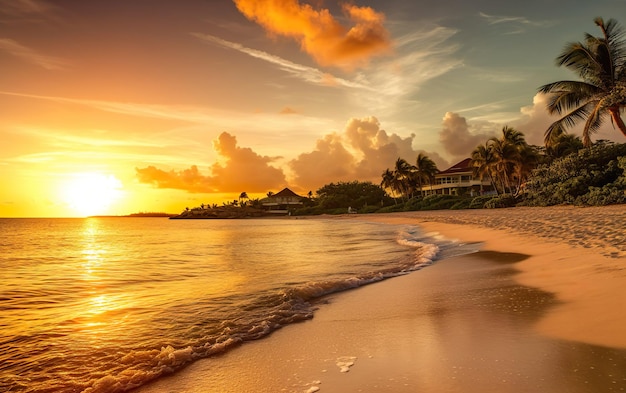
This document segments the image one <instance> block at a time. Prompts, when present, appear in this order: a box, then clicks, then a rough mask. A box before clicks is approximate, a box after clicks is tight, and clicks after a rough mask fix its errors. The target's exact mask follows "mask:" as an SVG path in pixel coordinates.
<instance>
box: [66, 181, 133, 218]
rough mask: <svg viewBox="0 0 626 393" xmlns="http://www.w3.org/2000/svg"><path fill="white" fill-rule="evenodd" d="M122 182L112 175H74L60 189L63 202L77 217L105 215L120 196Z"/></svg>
mask: <svg viewBox="0 0 626 393" xmlns="http://www.w3.org/2000/svg"><path fill="white" fill-rule="evenodd" d="M122 188H123V187H122V182H120V181H119V180H118V179H117V178H116V177H115V176H113V175H106V174H103V173H97V172H88V173H76V174H74V175H72V177H71V178H70V179H68V180H67V181H66V182H65V183H64V184H63V186H62V188H61V196H62V199H63V202H64V203H65V204H67V206H68V207H69V208H70V209H71V210H72V211H74V212H75V213H76V214H77V215H81V216H93V215H98V214H107V213H108V209H109V208H110V207H111V205H112V204H113V203H114V202H116V201H117V200H118V199H120V197H121V196H122V193H123V191H122Z"/></svg>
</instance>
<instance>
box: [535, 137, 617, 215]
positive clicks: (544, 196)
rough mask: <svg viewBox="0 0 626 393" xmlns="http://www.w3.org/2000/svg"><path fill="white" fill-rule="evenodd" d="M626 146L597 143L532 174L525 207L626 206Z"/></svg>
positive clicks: (541, 167) (542, 167)
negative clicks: (561, 205) (625, 191)
mask: <svg viewBox="0 0 626 393" xmlns="http://www.w3.org/2000/svg"><path fill="white" fill-rule="evenodd" d="M625 157H626V144H614V143H598V144H596V145H594V146H592V147H590V148H585V149H582V150H580V151H578V153H575V154H570V155H567V156H565V157H563V158H560V159H556V160H554V161H553V162H552V163H550V164H547V165H542V166H540V167H539V168H537V169H536V170H534V171H533V173H532V175H531V177H530V179H529V180H528V182H527V183H526V185H525V190H524V203H523V204H524V205H526V206H550V205H559V204H575V205H608V204H614V203H624V195H623V194H624V190H626V180H624V178H625V172H626V158H625Z"/></svg>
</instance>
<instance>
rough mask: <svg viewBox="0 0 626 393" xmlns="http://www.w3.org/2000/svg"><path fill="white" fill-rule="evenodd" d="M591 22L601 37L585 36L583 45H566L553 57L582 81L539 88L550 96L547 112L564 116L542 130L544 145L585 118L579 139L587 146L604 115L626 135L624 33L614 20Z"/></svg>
mask: <svg viewBox="0 0 626 393" xmlns="http://www.w3.org/2000/svg"><path fill="white" fill-rule="evenodd" d="M594 22H595V24H596V25H597V26H598V27H600V29H601V30H602V37H594V36H592V35H590V34H588V33H586V34H585V41H584V42H574V43H569V44H567V45H566V47H565V49H564V50H563V52H562V53H561V55H560V56H559V57H558V58H557V65H558V66H565V67H567V68H569V69H570V70H572V71H574V72H575V73H577V74H578V76H579V77H580V78H581V79H582V81H569V80H566V81H559V82H553V83H549V84H547V85H543V86H541V87H540V88H539V92H541V93H545V94H549V95H550V100H549V102H548V105H547V108H548V111H549V112H550V113H558V114H559V115H561V114H562V113H564V112H565V113H566V114H565V115H564V116H563V117H561V118H560V119H559V120H557V121H555V122H554V123H552V125H550V127H549V128H548V130H547V131H546V133H545V143H546V145H549V144H550V143H552V142H554V140H555V139H556V138H558V137H559V136H560V135H561V134H564V133H566V130H567V129H568V128H570V127H572V126H574V125H576V124H578V123H579V122H581V121H583V120H585V119H586V121H585V127H584V129H583V134H582V139H583V144H584V146H586V147H588V146H590V145H591V135H592V134H593V133H595V132H596V131H598V129H599V128H600V126H601V125H602V123H603V122H604V120H606V117H608V116H610V118H611V121H612V123H613V125H616V126H617V127H618V128H619V130H620V131H621V132H622V134H624V136H626V124H624V121H623V119H622V118H621V116H620V111H621V110H622V109H623V108H624V107H625V106H626V40H625V39H624V31H623V29H622V28H621V27H620V26H619V24H618V23H617V21H615V20H614V19H609V20H608V21H607V22H606V23H605V22H604V20H603V19H602V18H596V19H595V20H594Z"/></svg>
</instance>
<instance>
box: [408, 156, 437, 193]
mask: <svg viewBox="0 0 626 393" xmlns="http://www.w3.org/2000/svg"><path fill="white" fill-rule="evenodd" d="M414 172H415V178H416V180H417V184H418V186H419V189H420V194H421V195H424V191H423V190H422V184H423V182H426V183H428V184H430V185H432V182H433V179H434V178H435V174H436V173H437V172H439V169H437V164H435V162H434V161H433V160H431V159H430V158H428V156H427V155H425V154H422V153H420V154H418V155H417V159H416V160H415V167H414Z"/></svg>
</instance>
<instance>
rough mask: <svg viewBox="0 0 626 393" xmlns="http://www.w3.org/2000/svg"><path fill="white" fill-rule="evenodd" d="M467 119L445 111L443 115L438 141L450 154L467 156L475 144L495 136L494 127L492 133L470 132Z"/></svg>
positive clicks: (483, 142) (482, 142) (458, 156)
mask: <svg viewBox="0 0 626 393" xmlns="http://www.w3.org/2000/svg"><path fill="white" fill-rule="evenodd" d="M470 128H471V127H470V126H469V125H468V124H467V119H465V118H464V117H463V116H461V115H459V114H457V113H453V112H446V114H445V116H444V117H443V123H442V129H441V131H439V142H441V145H442V146H443V148H444V149H445V150H446V152H448V153H450V154H451V155H452V156H454V157H457V158H460V157H463V158H466V157H469V156H470V155H471V153H472V151H473V150H474V149H475V148H476V146H478V145H480V144H485V142H487V140H488V139H489V138H491V137H493V136H496V127H495V125H494V127H493V129H494V131H493V132H492V133H471V132H470Z"/></svg>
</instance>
